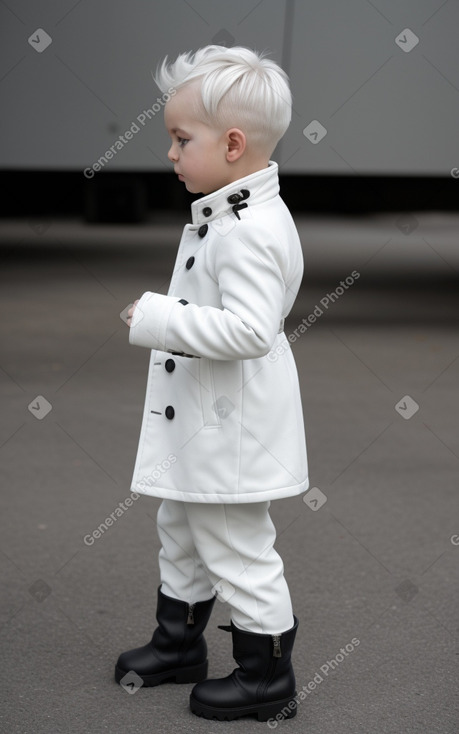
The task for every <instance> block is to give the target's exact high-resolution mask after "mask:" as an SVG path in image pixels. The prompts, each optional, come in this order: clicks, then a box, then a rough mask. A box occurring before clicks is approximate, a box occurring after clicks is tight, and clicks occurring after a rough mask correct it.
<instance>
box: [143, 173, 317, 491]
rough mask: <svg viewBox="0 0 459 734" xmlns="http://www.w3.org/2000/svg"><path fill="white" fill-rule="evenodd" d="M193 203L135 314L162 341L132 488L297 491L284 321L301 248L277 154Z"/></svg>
mask: <svg viewBox="0 0 459 734" xmlns="http://www.w3.org/2000/svg"><path fill="white" fill-rule="evenodd" d="M191 214H192V224H187V225H186V226H185V228H184V231H183V235H182V239H181V241H180V245H179V249H178V253H177V259H176V263H175V267H174V271H173V275H172V279H171V283H170V288H169V291H168V295H162V294H159V293H152V292H150V291H147V292H146V293H144V294H143V295H142V297H141V298H140V300H139V302H138V304H137V306H136V309H135V311H134V315H133V317H132V320H131V327H130V330H129V342H130V343H131V344H135V345H137V346H142V347H146V348H148V349H151V350H152V353H151V358H150V367H149V373H148V382H147V392H146V399H145V408H144V413H143V421H142V428H141V435H140V441H139V448H138V453H137V458H136V462H135V468H134V475H133V479H132V485H131V491H132V492H138V493H141V494H146V495H151V496H154V497H162V498H165V499H172V500H180V501H184V502H214V503H238V502H264V501H267V500H274V499H279V498H281V497H288V496H292V495H296V494H299V493H301V492H303V491H305V490H306V489H307V488H308V467H307V457H306V442H305V435H304V426H303V413H302V406H301V397H300V389H299V383H298V374H297V370H296V366H295V362H294V359H293V355H292V352H291V350H290V346H289V343H288V340H286V337H285V334H283V324H284V319H285V317H286V316H287V314H288V313H289V311H290V310H291V308H292V305H293V303H294V300H295V298H296V295H297V292H298V289H299V286H300V283H301V279H302V275H303V255H302V250H301V244H300V240H299V237H298V233H297V230H296V227H295V225H294V222H293V219H292V217H291V215H290V212H289V210H288V209H287V207H286V205H285V204H284V202H283V201H282V199H281V198H280V196H279V179H278V168H277V164H276V163H274V162H273V161H270V163H269V166H268V167H267V168H264V169H262V170H260V171H257V172H256V173H253V174H251V175H249V176H246V177H244V178H241V179H239V180H238V181H236V182H234V183H232V184H229V185H228V186H225V187H223V188H221V189H219V190H218V191H215V192H213V193H212V194H208V195H207V196H204V197H201V198H200V199H198V200H197V201H195V202H193V203H192V205H191ZM276 349H277V352H276Z"/></svg>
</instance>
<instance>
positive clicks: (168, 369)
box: [164, 359, 175, 372]
mask: <svg viewBox="0 0 459 734" xmlns="http://www.w3.org/2000/svg"><path fill="white" fill-rule="evenodd" d="M164 366H165V368H166V372H173V371H174V370H175V362H174V360H173V359H166V364H165V365H164Z"/></svg>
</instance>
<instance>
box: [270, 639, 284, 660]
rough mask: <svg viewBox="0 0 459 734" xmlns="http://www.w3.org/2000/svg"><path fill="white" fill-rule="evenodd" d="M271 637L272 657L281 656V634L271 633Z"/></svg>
mask: <svg viewBox="0 0 459 734" xmlns="http://www.w3.org/2000/svg"><path fill="white" fill-rule="evenodd" d="M272 638H273V658H281V657H282V650H281V646H280V641H281V635H272Z"/></svg>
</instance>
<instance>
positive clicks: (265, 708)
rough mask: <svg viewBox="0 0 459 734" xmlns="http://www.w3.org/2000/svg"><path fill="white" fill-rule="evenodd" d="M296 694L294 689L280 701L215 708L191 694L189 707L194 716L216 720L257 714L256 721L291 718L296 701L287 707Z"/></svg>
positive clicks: (293, 714)
mask: <svg viewBox="0 0 459 734" xmlns="http://www.w3.org/2000/svg"><path fill="white" fill-rule="evenodd" d="M296 695H297V694H296V691H295V693H294V694H293V695H292V696H289V697H288V698H284V699H282V700H281V701H271V702H269V703H258V704H252V705H251V706H238V707H235V708H220V707H218V708H217V707H215V706H207V705H206V704H204V703H200V702H199V701H197V700H196V699H195V698H194V697H193V694H191V695H190V708H191V711H192V712H193V714H196V716H202V717H203V718H204V719H217V721H233V720H234V719H239V718H241V717H242V716H257V718H258V721H268V719H276V717H277V716H279V715H280V716H281V718H282V719H293V717H294V716H296V709H297V703H296V701H295V706H294V707H293V708H290V707H289V703H290V702H291V701H294V699H295V697H296Z"/></svg>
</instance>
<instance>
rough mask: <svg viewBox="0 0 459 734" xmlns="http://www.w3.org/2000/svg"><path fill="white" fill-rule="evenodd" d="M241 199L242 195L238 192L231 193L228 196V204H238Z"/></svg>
mask: <svg viewBox="0 0 459 734" xmlns="http://www.w3.org/2000/svg"><path fill="white" fill-rule="evenodd" d="M241 199H242V196H240V195H239V194H231V196H228V204H238V203H239V202H240V200H241Z"/></svg>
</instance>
